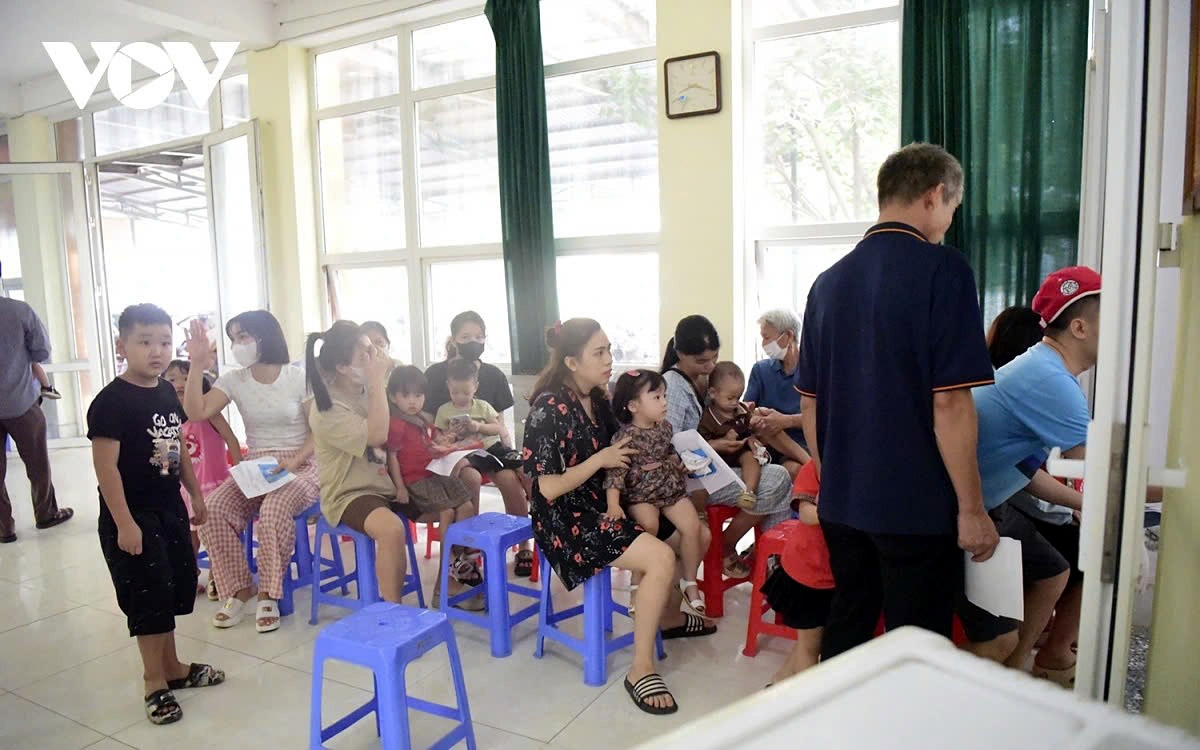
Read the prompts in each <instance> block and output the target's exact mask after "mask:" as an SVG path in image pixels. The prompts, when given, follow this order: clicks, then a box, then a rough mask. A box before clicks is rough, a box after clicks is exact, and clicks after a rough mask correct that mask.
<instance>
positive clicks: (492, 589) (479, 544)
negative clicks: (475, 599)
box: [439, 513, 542, 657]
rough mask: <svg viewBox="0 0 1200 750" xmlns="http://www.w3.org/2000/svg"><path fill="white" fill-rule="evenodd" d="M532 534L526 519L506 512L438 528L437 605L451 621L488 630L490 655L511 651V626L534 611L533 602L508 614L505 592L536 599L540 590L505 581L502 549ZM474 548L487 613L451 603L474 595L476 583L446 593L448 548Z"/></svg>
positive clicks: (506, 576)
mask: <svg viewBox="0 0 1200 750" xmlns="http://www.w3.org/2000/svg"><path fill="white" fill-rule="evenodd" d="M532 537H533V524H532V523H530V521H529V519H528V518H520V517H518V516H510V515H508V514H507V513H481V514H480V515H478V516H474V517H473V518H468V519H465V520H463V521H456V522H455V523H454V524H452V525H450V526H449V527H447V528H446V529H443V531H442V545H443V546H442V549H443V550H446V551H447V554H444V555H442V563H441V565H442V573H441V576H440V577H441V582H442V583H441V587H442V590H441V592H440V594H439V596H440V597H441V608H442V611H443V612H445V613H446V616H447V617H449V618H450V619H452V620H462V621H464V622H469V623H471V624H472V625H477V626H479V627H481V628H486V629H487V630H488V631H490V632H491V642H492V656H497V657H501V656H508V655H509V654H511V653H512V629H513V626H514V625H516V624H517V623H519V622H522V621H524V620H528V619H529V618H530V617H533V616H534V615H535V614H537V611H538V604H537V603H536V602H535V603H533V604H530V605H529V606H528V607H526V608H525V609H522V610H519V611H517V612H513V613H509V611H508V595H509V593H510V592H511V593H514V594H521V595H522V596H528V597H529V598H531V599H540V598H541V596H542V592H541V590H540V589H535V588H530V587H529V586H521V585H519V584H516V583H509V582H508V568H507V566H506V560H505V552H506V551H507V550H508V548H509V547H511V546H512V545H514V544H519V543H521V542H523V541H525V540H526V539H531V538H532ZM455 544H458V545H461V546H463V547H474V548H476V549H479V550H481V551H482V552H483V562H484V571H483V583H482V584H480V585H481V586H486V587H487V613H486V614H476V613H474V612H464V611H463V610H461V609H455V608H454V606H453V605H455V604H457V603H458V602H461V601H463V600H464V599H469V598H470V597H472V596H474V595H475V593H476V592H475V590H476V589H477V588H479V587H478V586H473V587H471V588H469V589H467V590H466V591H464V592H462V593H460V594H455V595H454V596H453V597H451V596H450V595H449V587H450V565H451V563H452V562H453V560H452V559H451V555H450V554H449V550H450V548H451V546H452V545H455Z"/></svg>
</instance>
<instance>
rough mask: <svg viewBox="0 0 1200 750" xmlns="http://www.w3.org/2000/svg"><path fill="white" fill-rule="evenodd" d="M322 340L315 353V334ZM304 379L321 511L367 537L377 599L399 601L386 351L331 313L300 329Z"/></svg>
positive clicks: (399, 541) (400, 551)
mask: <svg viewBox="0 0 1200 750" xmlns="http://www.w3.org/2000/svg"><path fill="white" fill-rule="evenodd" d="M318 341H320V342H323V345H322V346H321V351H320V353H317V352H316V351H315V349H316V344H317V342H318ZM306 361H307V375H308V383H309V386H310V387H311V388H312V392H313V400H314V401H315V404H316V408H315V409H314V410H313V411H312V414H311V415H310V417H309V420H310V424H311V427H312V432H313V437H314V439H315V442H316V456H317V470H318V480H319V483H320V486H321V512H322V513H323V514H324V515H325V518H326V520H328V521H329V523H331V524H335V525H336V524H339V523H340V524H345V525H346V526H349V527H350V528H352V529H354V530H355V531H360V532H362V533H364V534H366V535H367V536H369V537H371V538H372V539H374V540H375V568H376V575H377V576H378V580H379V590H380V593H381V594H382V596H383V598H384V600H385V601H389V602H399V601H400V597H401V593H402V592H403V591H404V574H405V569H406V563H407V555H406V552H407V549H406V546H405V545H406V536H405V535H406V534H407V524H406V523H405V522H404V519H402V518H401V517H400V516H398V515H396V513H395V512H394V511H393V510H392V508H391V507H390V503H391V501H392V500H394V499H395V497H396V487H395V485H394V484H392V480H391V477H389V476H388V471H387V455H386V453H385V452H384V450H383V447H384V445H385V444H386V443H387V438H388V422H389V418H388V404H387V394H386V393H385V386H386V382H385V381H386V378H387V373H388V370H389V369H390V367H391V361H390V360H389V359H388V358H387V356H386V355H385V354H383V353H381V352H378V351H377V350H376V349H375V347H373V346H372V345H371V342H370V339H368V338H367V336H366V335H365V334H363V333H362V331H361V330H360V329H359V327H358V326H357V325H355V324H354V323H351V322H349V321H345V320H339V321H337V322H336V323H334V324H333V327H332V328H330V329H329V330H328V331H326V332H324V333H314V334H312V335H310V336H309V337H308V346H307V349H306Z"/></svg>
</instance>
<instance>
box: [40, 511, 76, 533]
mask: <svg viewBox="0 0 1200 750" xmlns="http://www.w3.org/2000/svg"><path fill="white" fill-rule="evenodd" d="M74 517H75V510H74V509H73V508H60V509H59V511H58V512H57V513H55V514H54V515H53V516H51V517H50V518H47V519H46V520H45V521H38V522H37V523H36V524H35V525H36V526H37V527H38V528H39V529H51V528H54V527H55V526H57V525H59V524H60V523H66V522H67V521H70V520H71V519H72V518H74Z"/></svg>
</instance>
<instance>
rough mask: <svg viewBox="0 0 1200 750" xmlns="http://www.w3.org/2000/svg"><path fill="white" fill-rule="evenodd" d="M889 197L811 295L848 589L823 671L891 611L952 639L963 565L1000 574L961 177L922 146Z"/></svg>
mask: <svg viewBox="0 0 1200 750" xmlns="http://www.w3.org/2000/svg"><path fill="white" fill-rule="evenodd" d="M877 182H878V196H879V223H878V224H876V225H875V226H874V227H872V228H871V229H870V231H868V232H867V234H866V236H864V237H863V239H862V241H860V242H859V243H858V246H857V247H855V248H854V250H852V251H851V252H850V253H849V254H848V255H847V256H846V257H845V258H843V259H842V260H840V261H838V262H837V263H835V264H834V265H833V266H832V267H831V268H830V269H829V270H827V271H826V272H825V273H823V274H821V276H820V277H818V278H817V280H816V282H815V283H814V284H813V286H812V290H811V291H810V292H809V295H808V304H807V307H806V309H805V313H804V333H803V338H802V340H803V346H802V347H801V348H800V364H799V369H798V371H797V377H796V388H797V390H798V391H800V394H801V397H802V398H801V410H800V413H801V416H802V418H803V423H804V433H805V436H806V437H807V439H808V441H807V442H808V447H809V452H810V453H811V454H812V456H813V460H814V461H817V462H818V466H819V467H820V472H821V504H820V519H821V529H822V531H823V532H824V534H825V539H826V542H827V543H828V546H829V561H830V567H831V568H832V569H833V575H834V580H835V581H836V583H837V586H836V589H835V593H834V599H833V604H832V608H831V612H830V617H829V623H828V625H827V627H826V628H825V634H824V638H823V641H822V644H821V654H822V658H825V659H828V658H831V657H833V656H836V655H838V654H840V653H842V652H844V651H847V650H849V649H851V648H853V647H854V646H857V645H858V644H860V643H864V642H866V641H867V640H869V639H870V638H871V636H872V635H873V633H874V630H875V624H876V622H877V621H878V619H879V614H880V610H881V609H882V611H883V614H884V619H885V621H886V622H887V626H888V627H889V628H897V627H901V626H903V625H916V626H918V627H922V628H925V629H927V630H932V631H934V632H938V633H942V634H944V635H946V636H949V635H950V631H951V623H952V619H953V612H954V602H955V599H956V597H957V595H958V594H959V592H960V591H961V590H962V577H963V553H962V551H961V550H966V551H967V552H969V553H970V554H971V555H972V556H973V557H974V558H975V559H977V560H986V559H987V558H988V557H990V556H991V554H992V552H993V551H994V550H995V548H996V544H997V543H998V541H999V537H998V536H997V534H996V528H995V524H994V523H993V522H992V519H991V518H990V517H989V516H988V515H987V512H986V511H985V510H984V507H983V494H982V491H981V489H980V483H979V469H978V466H977V464H976V454H975V447H976V446H975V435H976V416H975V404H974V402H973V400H972V398H971V388H973V387H974V386H977V385H982V384H985V383H990V382H992V365H991V360H990V359H989V357H988V353H987V345H986V342H985V340H984V335H983V319H982V316H981V314H980V311H979V297H978V293H977V291H976V288H975V276H974V274H973V273H972V271H971V268H970V266H969V265H968V264H967V262H966V260H965V259H964V258H963V256H962V254H961V253H959V252H958V251H957V250H954V249H952V248H948V247H943V246H942V245H940V244H938V243H940V242H941V241H942V239H943V237H945V234H946V230H947V229H949V228H950V223H951V221H952V220H953V218H954V211H955V209H957V207H958V204H959V203H960V202H961V200H962V186H963V173H962V166H961V165H959V163H958V160H956V159H955V158H954V157H953V156H951V155H950V154H949V153H947V152H946V150H945V149H943V148H941V147H940V146H934V145H931V144H928V143H913V144H910V145H908V146H905V147H904V148H902V149H900V150H899V151H897V152H896V153H894V154H892V155H891V156H889V157H888V158H887V160H886V161H885V162H884V163H883V166H882V167H880V169H879V176H878V180H877Z"/></svg>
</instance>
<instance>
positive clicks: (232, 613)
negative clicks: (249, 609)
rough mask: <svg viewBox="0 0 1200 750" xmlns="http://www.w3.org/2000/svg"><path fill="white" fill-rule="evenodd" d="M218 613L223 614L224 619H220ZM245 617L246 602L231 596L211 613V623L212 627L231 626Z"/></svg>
mask: <svg viewBox="0 0 1200 750" xmlns="http://www.w3.org/2000/svg"><path fill="white" fill-rule="evenodd" d="M218 615H225V619H221V618H220V617H219V616H218ZM245 617H246V602H244V601H242V600H241V599H238V598H237V597H236V596H231V597H229V598H228V599H226V600H225V603H224V604H223V605H221V608H220V609H219V610H217V614H216V615H213V621H212V624H213V627H214V628H232V627H233V626H234V625H237V624H238V623H239V622H241V621H242V619H243V618H245Z"/></svg>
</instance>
